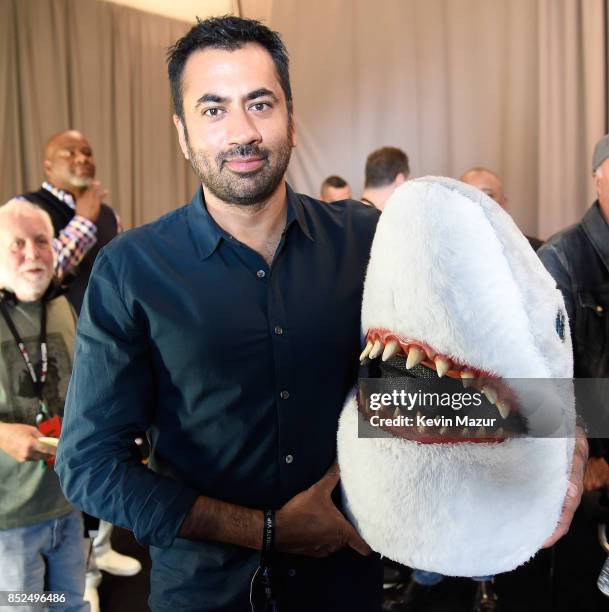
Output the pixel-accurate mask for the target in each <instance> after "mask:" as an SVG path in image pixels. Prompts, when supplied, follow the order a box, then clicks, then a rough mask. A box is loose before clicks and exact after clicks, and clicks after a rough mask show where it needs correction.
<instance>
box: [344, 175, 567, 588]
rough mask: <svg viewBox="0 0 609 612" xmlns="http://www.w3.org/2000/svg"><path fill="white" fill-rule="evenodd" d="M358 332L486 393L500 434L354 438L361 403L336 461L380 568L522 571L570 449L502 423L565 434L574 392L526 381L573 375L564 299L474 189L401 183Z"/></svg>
mask: <svg viewBox="0 0 609 612" xmlns="http://www.w3.org/2000/svg"><path fill="white" fill-rule="evenodd" d="M362 325H363V328H364V332H365V333H366V337H367V345H366V349H365V350H364V353H363V354H362V357H363V358H364V359H378V360H379V361H380V360H383V361H384V362H388V363H391V362H396V363H397V362H399V363H398V367H401V368H402V370H403V371H404V373H405V374H408V375H411V376H412V375H414V376H416V372H419V373H420V375H421V376H422V377H424V378H425V379H426V380H427V381H429V380H430V379H434V378H436V379H437V380H439V378H440V377H441V378H443V379H444V380H449V381H452V382H454V383H455V384H458V385H461V383H463V384H464V385H465V386H467V387H469V388H470V389H472V390H478V391H480V392H481V393H484V395H485V396H486V397H485V400H484V405H483V406H482V409H484V410H486V411H487V412H488V414H487V416H489V417H491V416H492V417H495V419H496V421H497V422H498V426H494V427H492V428H491V430H487V429H485V428H481V429H480V430H479V431H472V430H470V429H469V428H458V427H456V428H455V427H449V428H448V433H446V429H447V428H446V427H444V426H442V427H440V425H439V424H438V427H434V426H432V427H428V428H425V429H426V431H423V430H422V429H421V428H419V429H417V428H412V427H411V428H409V429H408V428H407V429H408V432H409V433H403V435H401V436H400V435H389V436H384V437H369V438H366V437H358V431H360V430H359V427H361V423H362V420H363V419H364V418H365V416H366V408H362V405H361V403H362V402H361V400H360V401H358V396H356V395H355V394H353V395H352V396H351V397H350V398H349V399H348V400H347V402H346V404H345V407H344V409H343V413H342V416H341V420H340V425H339V432H338V457H339V463H340V468H341V479H342V486H343V493H344V496H345V502H346V508H347V512H348V513H349V514H350V518H351V519H352V520H353V523H354V524H355V526H356V528H357V529H358V530H359V532H360V533H361V535H362V536H363V538H364V539H365V540H366V541H367V542H368V543H369V544H370V546H371V547H372V548H373V549H374V550H376V551H378V552H380V553H381V554H382V555H384V556H387V557H389V558H391V559H394V560H395V561H398V562H400V563H404V564H406V565H408V566H411V567H416V568H419V569H423V570H428V571H437V572H441V573H443V574H446V575H454V576H480V575H487V574H496V573H500V572H504V571H509V570H511V569H514V568H515V567H517V566H518V565H520V564H522V563H524V562H525V561H527V560H528V559H529V558H530V557H531V556H532V555H534V554H535V552H536V551H537V550H539V548H540V547H541V546H542V544H543V542H544V541H545V540H546V539H547V538H548V536H549V535H550V534H551V533H552V532H553V531H554V528H555V526H556V523H557V521H558V518H559V516H560V512H561V508H562V504H563V500H564V497H565V492H566V489H567V485H568V475H569V472H570V465H571V455H572V449H573V440H572V438H569V437H556V434H555V435H554V437H541V436H539V437H535V436H534V435H516V434H514V435H513V436H512V435H510V434H509V433H505V434H503V433H502V432H503V431H504V429H503V426H502V424H505V425H504V426H505V429H506V432H509V431H510V427H511V425H509V424H512V422H514V423H516V424H520V425H522V427H524V432H525V433H526V428H527V424H529V425H530V424H531V423H536V424H537V426H538V427H541V428H542V429H543V427H546V429H548V431H545V433H546V434H550V433H552V432H555V430H556V429H557V428H561V427H562V428H563V429H561V430H560V431H564V432H568V431H569V427H568V426H567V425H569V424H570V423H572V421H573V396H572V389H571V386H570V380H566V381H564V384H562V386H560V385H559V386H558V387H554V388H552V389H550V390H549V391H548V392H544V393H538V392H537V391H536V389H537V387H536V386H535V385H533V386H530V385H529V387H527V384H526V380H527V379H529V380H530V379H570V378H571V377H572V370H573V363H572V351H571V341H570V333H569V328H568V321H567V317H566V314H565V307H564V302H563V299H562V296H561V294H560V292H559V291H558V290H557V288H556V285H555V282H554V281H553V279H552V277H551V276H550V275H549V274H548V272H547V271H546V270H545V268H544V267H543V265H542V264H541V262H540V261H539V260H538V258H537V256H536V255H535V253H534V252H533V250H532V249H531V247H530V246H529V244H528V242H527V240H526V238H525V237H524V236H523V235H522V233H521V232H520V231H519V230H518V228H517V227H516V225H515V224H514V222H513V220H512V219H511V217H510V216H509V215H508V214H507V213H506V212H505V211H503V210H502V209H501V207H500V206H499V205H497V204H496V203H495V202H494V201H493V200H491V199H490V198H489V197H488V196H486V195H485V194H484V193H482V192H481V191H479V190H477V189H475V188H473V187H469V186H467V185H464V184H463V183H459V182H458V181H454V180H451V179H447V178H435V177H427V178H423V179H418V180H414V181H409V182H407V183H405V184H404V185H402V186H401V187H400V188H398V189H397V190H396V191H395V192H394V194H393V195H392V197H391V198H390V200H389V202H388V204H387V206H386V208H385V211H384V213H383V215H382V217H381V219H380V221H379V224H378V229H377V232H376V235H375V238H374V242H373V245H372V251H371V257H370V263H369V266H368V272H367V276H366V283H365V288H364V299H363V306H362ZM557 389H558V391H557ZM548 394H549V396H551V401H550V403H549V406H550V407H549V408H548V403H547V396H548ZM542 402H546V405H545V409H544V410H538V408H539V406H538V404H539V403H542ZM548 414H550V416H554V417H556V418H554V419H552V418H550V419H548V418H547V417H548ZM540 415H541V417H540ZM441 429H444V430H445V431H441ZM516 429H517V427H516V426H515V429H514V431H516ZM522 433H523V431H520V432H519V434H522Z"/></svg>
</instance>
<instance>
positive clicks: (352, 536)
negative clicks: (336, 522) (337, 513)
mask: <svg viewBox="0 0 609 612" xmlns="http://www.w3.org/2000/svg"><path fill="white" fill-rule="evenodd" d="M345 522H346V523H347V525H348V529H349V539H348V540H347V544H348V545H349V546H350V547H351V548H352V549H353V550H355V551H356V552H358V553H359V554H360V555H362V556H364V557H367V556H368V555H369V554H370V553H371V552H372V548H370V546H368V544H366V542H365V541H364V539H363V538H362V536H361V535H360V534H359V533H357V531H355V527H353V525H351V523H349V522H348V521H346V520H345Z"/></svg>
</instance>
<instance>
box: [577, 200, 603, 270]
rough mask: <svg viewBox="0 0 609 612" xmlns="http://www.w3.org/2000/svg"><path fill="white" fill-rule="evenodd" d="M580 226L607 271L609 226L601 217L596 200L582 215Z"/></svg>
mask: <svg viewBox="0 0 609 612" xmlns="http://www.w3.org/2000/svg"><path fill="white" fill-rule="evenodd" d="M582 226H583V228H584V232H585V233H586V236H588V239H589V240H590V242H591V243H592V246H593V247H594V250H595V251H596V252H597V253H598V256H599V257H600V258H601V260H602V261H603V263H604V264H605V267H606V268H607V269H608V270H609V226H608V225H607V221H605V217H603V213H602V212H601V209H600V206H599V203H598V200H597V201H596V202H595V203H594V204H593V205H592V207H591V208H590V209H589V210H588V212H587V213H586V214H585V215H584V218H583V219H582Z"/></svg>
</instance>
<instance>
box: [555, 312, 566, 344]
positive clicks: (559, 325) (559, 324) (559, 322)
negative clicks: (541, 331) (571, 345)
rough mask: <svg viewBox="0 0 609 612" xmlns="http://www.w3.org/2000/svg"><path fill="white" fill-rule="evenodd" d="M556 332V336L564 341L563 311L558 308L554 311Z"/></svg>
mask: <svg viewBox="0 0 609 612" xmlns="http://www.w3.org/2000/svg"><path fill="white" fill-rule="evenodd" d="M556 333H557V334H558V337H559V338H560V339H561V340H562V341H563V342H564V341H565V313H564V312H563V311H562V310H559V311H558V312H557V313H556Z"/></svg>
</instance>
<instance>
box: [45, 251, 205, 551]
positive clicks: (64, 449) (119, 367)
mask: <svg viewBox="0 0 609 612" xmlns="http://www.w3.org/2000/svg"><path fill="white" fill-rule="evenodd" d="M155 394H156V391H155V379H154V372H153V368H152V362H151V357H150V350H149V338H148V327H147V325H146V324H145V322H144V321H139V320H138V317H137V316H136V315H135V314H134V312H133V306H132V305H130V304H126V303H125V300H124V299H123V297H122V295H121V291H120V287H119V283H118V282H117V277H116V274H115V272H114V270H113V268H112V265H111V262H110V260H109V259H108V257H107V256H106V253H105V252H102V253H100V255H99V257H98V258H97V261H96V264H95V267H94V270H93V274H92V276H91V280H90V283H89V287H88V290H87V294H86V297H85V302H84V305H83V310H82V313H81V316H80V320H79V324H78V334H77V342H76V351H75V356H74V369H73V373H72V378H71V381H70V386H69V390H68V397H67V402H66V408H65V415H64V422H63V428H62V434H61V441H60V444H59V448H58V453H57V460H56V468H55V469H56V471H57V474H58V475H59V478H60V481H61V487H62V489H63V491H64V493H65V495H66V497H67V498H68V499H69V500H70V501H71V502H72V503H73V504H74V505H75V506H77V507H78V508H81V509H82V510H85V511H86V512H88V513H89V514H91V515H93V516H97V517H100V518H103V519H105V520H107V521H109V522H111V523H113V524H115V525H119V526H121V527H124V528H126V529H130V530H132V531H133V533H134V534H135V537H136V538H137V539H138V541H139V542H140V543H142V544H145V545H150V544H151V545H154V546H158V547H167V546H170V545H171V544H172V542H173V540H174V539H175V537H176V535H177V534H178V531H179V529H180V526H181V524H182V522H183V521H184V518H185V517H186V515H187V514H188V512H189V511H190V509H191V508H192V505H193V504H194V502H195V499H196V498H197V496H198V492H197V491H195V490H194V489H193V488H191V487H189V486H186V485H184V484H182V483H180V482H178V481H176V480H174V479H172V478H169V477H167V476H163V475H160V474H157V473H155V472H153V471H152V470H150V469H148V468H147V467H146V466H144V465H143V464H142V463H141V462H140V461H139V459H138V457H137V456H136V455H135V454H134V453H133V450H132V449H133V440H134V438H135V436H136V435H138V434H140V433H141V432H142V431H146V430H147V429H148V428H149V426H150V424H151V421H152V417H153V414H154V407H155V400H156V397H155Z"/></svg>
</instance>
